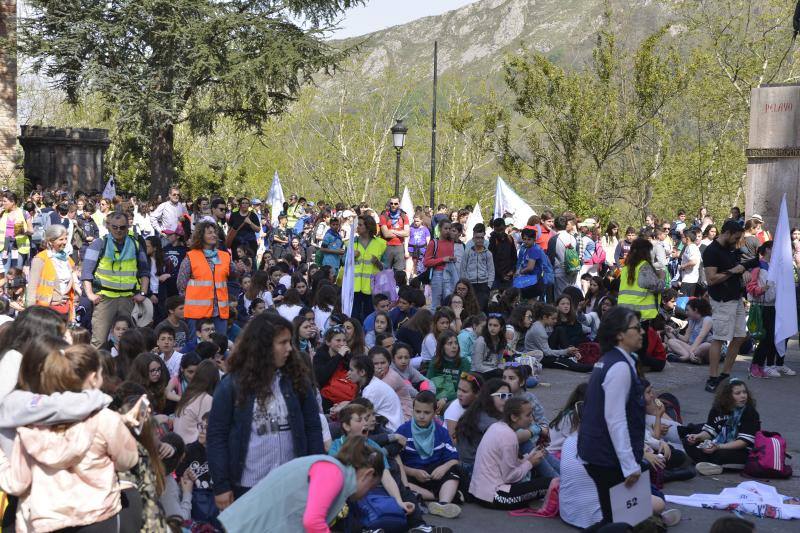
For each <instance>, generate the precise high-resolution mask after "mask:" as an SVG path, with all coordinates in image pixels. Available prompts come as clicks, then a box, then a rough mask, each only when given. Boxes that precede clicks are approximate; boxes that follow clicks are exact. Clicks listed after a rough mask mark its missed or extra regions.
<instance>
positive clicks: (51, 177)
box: [19, 126, 111, 192]
mask: <svg viewBox="0 0 800 533" xmlns="http://www.w3.org/2000/svg"><path fill="white" fill-rule="evenodd" d="M19 143H20V144H21V145H22V148H23V149H24V150H25V179H26V181H27V182H28V185H29V186H30V187H34V186H36V185H41V186H42V187H45V188H56V187H58V186H60V185H62V184H66V186H67V189H68V190H70V191H72V192H75V191H77V190H81V191H84V192H90V191H93V190H97V191H102V190H103V187H104V181H103V180H104V179H105V178H104V162H103V158H104V156H105V153H106V150H107V149H108V146H109V145H110V144H111V141H110V140H109V138H108V130H103V129H86V128H51V127H42V126H22V135H20V137H19Z"/></svg>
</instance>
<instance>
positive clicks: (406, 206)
mask: <svg viewBox="0 0 800 533" xmlns="http://www.w3.org/2000/svg"><path fill="white" fill-rule="evenodd" d="M400 209H402V210H403V211H405V212H406V215H408V223H409V224H411V221H412V219H413V218H414V202H412V201H411V195H410V194H409V193H408V187H404V188H403V197H402V198H400ZM406 240H407V239H406Z"/></svg>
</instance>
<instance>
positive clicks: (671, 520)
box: [661, 509, 681, 527]
mask: <svg viewBox="0 0 800 533" xmlns="http://www.w3.org/2000/svg"><path fill="white" fill-rule="evenodd" d="M661 520H662V521H663V522H664V525H665V526H667V527H672V526H677V525H678V524H679V523H680V521H681V511H680V510H679V509H667V510H666V511H664V512H663V513H661Z"/></svg>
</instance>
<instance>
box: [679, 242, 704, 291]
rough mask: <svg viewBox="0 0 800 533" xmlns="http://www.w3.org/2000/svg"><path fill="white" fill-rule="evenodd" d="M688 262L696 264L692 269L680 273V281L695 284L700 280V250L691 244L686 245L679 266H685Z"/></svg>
mask: <svg viewBox="0 0 800 533" xmlns="http://www.w3.org/2000/svg"><path fill="white" fill-rule="evenodd" d="M690 261H696V264H695V265H694V266H693V267H692V268H689V269H687V270H683V271H682V274H681V280H682V281H683V282H684V283H697V282H698V281H699V280H700V248H698V247H697V245H696V244H695V243H693V242H692V243H689V244H687V245H686V250H685V251H684V252H683V257H682V258H681V265H685V264H686V263H689V262H690Z"/></svg>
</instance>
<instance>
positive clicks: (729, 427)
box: [714, 407, 745, 444]
mask: <svg viewBox="0 0 800 533" xmlns="http://www.w3.org/2000/svg"><path fill="white" fill-rule="evenodd" d="M744 409H745V408H744V407H736V408H734V410H733V413H731V415H730V416H729V417H728V420H727V421H726V422H725V426H724V427H723V428H722V431H720V432H719V435H717V438H715V439H714V442H715V443H717V444H725V443H726V442H733V441H735V440H736V436H737V435H738V434H739V422H740V421H741V420H742V413H744Z"/></svg>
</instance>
